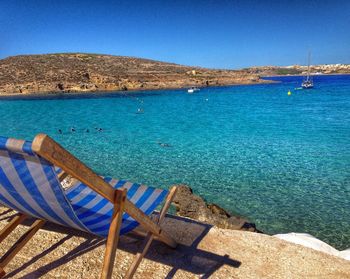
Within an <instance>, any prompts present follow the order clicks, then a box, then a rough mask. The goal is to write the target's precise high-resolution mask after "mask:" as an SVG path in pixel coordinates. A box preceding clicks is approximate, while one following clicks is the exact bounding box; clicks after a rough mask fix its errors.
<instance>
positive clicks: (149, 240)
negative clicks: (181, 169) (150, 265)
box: [124, 186, 177, 279]
mask: <svg viewBox="0 0 350 279" xmlns="http://www.w3.org/2000/svg"><path fill="white" fill-rule="evenodd" d="M176 191H177V188H176V187H175V186H174V187H172V188H171V189H170V191H169V194H168V196H167V198H166V200H165V203H164V205H163V207H162V209H161V210H160V212H159V218H158V222H157V224H160V223H161V222H162V221H163V218H164V217H165V214H166V213H167V211H168V209H169V207H170V205H171V203H172V201H173V199H174V197H175V195H176ZM153 239H154V234H153V233H150V232H148V233H147V236H146V238H145V246H144V248H143V250H142V252H141V253H137V254H136V256H135V258H134V261H133V262H132V264H131V266H130V268H129V269H128V271H127V273H126V275H125V277H124V278H127V279H129V278H132V277H133V276H134V274H135V272H136V270H137V268H138V266H139V265H140V263H141V261H142V259H143V258H144V256H145V255H146V253H147V251H148V249H149V247H150V246H151V243H152V241H153Z"/></svg>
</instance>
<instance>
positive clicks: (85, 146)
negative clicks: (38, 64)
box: [0, 76, 350, 249]
mask: <svg viewBox="0 0 350 279" xmlns="http://www.w3.org/2000/svg"><path fill="white" fill-rule="evenodd" d="M274 79H281V80H283V82H282V83H279V84H271V85H253V86H236V87H222V88H207V89H202V90H201V91H200V92H199V93H197V94H193V95H190V94H186V93H185V92H186V91H184V90H164V91H152V92H151V91H150V92H138V93H137V92H136V93H132V94H131V95H130V96H129V97H125V96H120V95H117V94H114V95H108V96H103V95H102V96H99V97H89V98H83V99H82V98H81V97H80V98H79V99H78V98H65V99H63V98H62V97H61V98H60V97H57V98H52V97H51V99H45V100H43V99H40V100H39V99H34V100H0V119H1V126H0V134H1V135H3V136H11V137H18V138H26V139H32V138H33V137H34V135H35V134H37V133H39V132H45V133H47V134H49V135H51V136H52V137H53V138H55V139H56V140H57V141H58V142H60V143H61V144H62V145H64V146H65V147H67V148H68V149H69V150H71V151H72V152H73V153H74V154H76V155H77V156H78V157H79V158H80V159H82V160H83V161H84V162H86V163H87V164H88V165H90V166H91V167H92V168H93V169H95V170H96V171H97V172H99V173H100V174H103V175H112V176H115V177H117V178H124V179H130V180H132V181H135V182H142V183H146V184H149V185H154V186H158V187H168V186H169V185H171V184H174V183H186V184H188V185H190V186H191V187H192V188H193V189H194V191H195V193H197V194H199V195H201V196H203V197H205V198H206V199H207V200H208V201H210V202H214V203H217V204H219V205H221V206H223V207H225V208H227V209H228V210H229V211H231V212H233V213H238V214H241V215H243V216H246V217H248V218H249V219H250V220H251V221H253V222H255V223H256V224H257V227H258V228H259V229H261V230H263V231H264V232H266V233H270V234H274V233H285V232H291V231H295V232H308V233H311V234H313V235H314V236H316V237H318V238H320V239H322V240H324V241H326V242H328V243H330V244H331V245H334V246H335V247H337V248H338V249H345V248H348V247H350V222H349V220H350V172H349V167H350V76H317V77H315V85H316V87H315V88H314V89H313V90H309V91H305V90H304V91H301V90H299V91H296V90H294V88H295V87H298V86H299V85H300V82H301V78H300V77H288V78H274ZM290 89H291V90H292V91H293V94H292V95H291V96H287V92H288V90H290ZM142 102H143V103H142ZM140 107H142V108H143V109H144V114H136V112H137V109H138V108H140ZM71 126H74V127H75V128H76V129H77V131H76V132H75V133H71V132H70V131H69V130H70V127H71ZM95 127H101V128H103V131H102V132H97V131H96V130H95ZM58 129H62V130H63V134H59V133H58ZM85 129H89V130H90V132H89V133H87V132H85ZM159 142H161V143H167V144H169V145H171V147H162V146H161V145H160V144H159Z"/></svg>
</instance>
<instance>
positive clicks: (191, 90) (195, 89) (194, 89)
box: [187, 87, 200, 93]
mask: <svg viewBox="0 0 350 279" xmlns="http://www.w3.org/2000/svg"><path fill="white" fill-rule="evenodd" d="M199 90H200V89H199V88H198V87H191V88H190V89H188V90H187V92H188V93H194V92H196V91H199Z"/></svg>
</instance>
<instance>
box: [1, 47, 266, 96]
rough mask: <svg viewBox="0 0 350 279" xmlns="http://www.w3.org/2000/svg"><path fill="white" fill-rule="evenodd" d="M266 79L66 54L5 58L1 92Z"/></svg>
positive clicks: (156, 86) (121, 58)
mask: <svg viewBox="0 0 350 279" xmlns="http://www.w3.org/2000/svg"><path fill="white" fill-rule="evenodd" d="M259 82H265V81H262V80H260V79H259V76H258V75H256V74H251V73H248V72H247V71H234V70H211V69H205V68H200V67H189V66H181V65H177V64H172V63H164V62H158V61H153V60H148V59H140V58H133V57H124V56H111V55H99V54H83V53H66V54H45V55H20V56H13V57H8V58H6V59H2V60H0V94H13V93H24V94H26V93H44V92H66V93H69V92H85V91H92V92H94V91H117V90H135V89H159V88H181V87H188V86H214V85H228V84H250V83H259Z"/></svg>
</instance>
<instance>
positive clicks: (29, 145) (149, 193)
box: [0, 134, 176, 278]
mask: <svg viewBox="0 0 350 279" xmlns="http://www.w3.org/2000/svg"><path fill="white" fill-rule="evenodd" d="M67 175H71V176H72V177H74V178H76V179H77V181H78V182H77V183H75V185H73V186H72V187H70V188H69V189H68V190H64V189H63V187H62V185H61V181H62V180H63V179H64V177H65V176H67ZM175 194H176V188H175V187H173V188H172V189H171V190H170V191H166V190H162V189H155V188H152V187H146V186H143V185H138V184H132V183H129V182H126V181H122V180H119V181H118V180H115V179H111V178H102V177H100V176H98V175H97V174H95V173H94V172H93V171H92V170H91V169H89V168H88V167H87V166H86V165H84V164H83V163H82V162H80V161H79V160H78V159H77V158H75V157H74V156H73V155H72V154H70V153H69V152H68V151H66V150H65V149H64V148H63V147H61V146H60V145H59V144H58V143H56V142H55V141H54V140H53V139H51V138H50V137H49V136H47V135H44V134H39V135H37V136H36V137H35V138H34V140H33V142H28V141H23V140H16V139H10V138H3V137H0V204H2V205H4V206H6V207H8V208H10V209H13V210H15V211H18V212H19V214H18V215H16V217H14V218H13V219H12V220H11V221H10V222H9V223H8V224H7V225H6V226H5V227H4V228H3V229H2V230H1V231H0V243H1V242H2V241H3V240H4V239H5V238H6V237H7V236H8V235H9V234H10V233H11V232H12V231H13V230H14V229H15V228H16V227H17V226H18V225H19V224H20V223H22V221H23V220H25V219H26V218H27V217H34V218H36V221H35V222H34V223H33V224H32V225H31V227H30V228H29V230H28V231H27V232H26V233H25V234H24V235H23V236H22V237H21V238H20V239H19V240H18V241H17V242H16V243H15V245H14V246H13V247H12V248H11V249H10V250H9V251H7V252H6V254H5V255H4V256H3V257H2V258H1V259H0V278H1V277H2V276H4V275H5V272H4V268H5V266H6V265H7V264H8V263H9V261H10V260H11V259H12V258H13V257H14V256H15V255H16V254H17V253H18V251H19V250H20V249H21V248H22V247H23V246H24V245H25V244H26V243H27V242H28V241H29V240H30V239H31V238H32V237H33V235H34V234H35V233H36V232H37V231H38V230H39V229H40V228H41V227H42V226H43V225H44V224H45V222H46V221H50V222H53V223H56V224H59V225H62V226H66V227H71V228H74V229H78V230H82V231H85V232H88V233H92V234H95V235H98V236H101V237H106V238H107V241H106V251H105V257H104V262H103V267H102V273H101V278H110V277H111V275H112V271H113V265H114V259H115V254H116V249H117V243H118V239H119V235H120V234H125V233H127V232H130V231H132V230H134V229H135V228H136V227H137V226H138V225H141V227H143V229H145V230H146V231H147V235H146V239H145V246H144V249H143V251H142V252H141V253H137V254H136V256H135V259H134V261H133V263H132V265H131V267H130V268H129V270H128V272H127V274H126V275H125V277H127V278H131V277H132V276H133V274H134V273H135V271H136V269H137V267H138V265H139V264H140V262H141V261H142V258H143V257H144V255H145V254H146V252H147V250H148V248H149V246H150V244H151V242H152V240H153V239H154V238H157V239H159V240H160V241H162V242H164V243H166V244H167V245H169V246H170V247H173V248H175V247H176V242H175V241H174V240H173V239H172V238H171V237H170V236H169V234H168V233H166V232H165V231H164V230H162V229H161V228H160V225H159V224H160V222H161V221H162V219H163V218H164V217H165V214H166V212H167V210H168V208H169V206H170V204H171V202H172V199H173V198H174V196H175ZM164 200H165V203H164V205H163V207H162V209H161V211H160V213H159V215H158V220H156V221H153V220H152V219H151V218H150V217H149V215H150V214H151V213H152V212H153V211H154V210H155V208H156V207H157V206H158V205H159V204H160V203H162V202H163V201H164Z"/></svg>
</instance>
